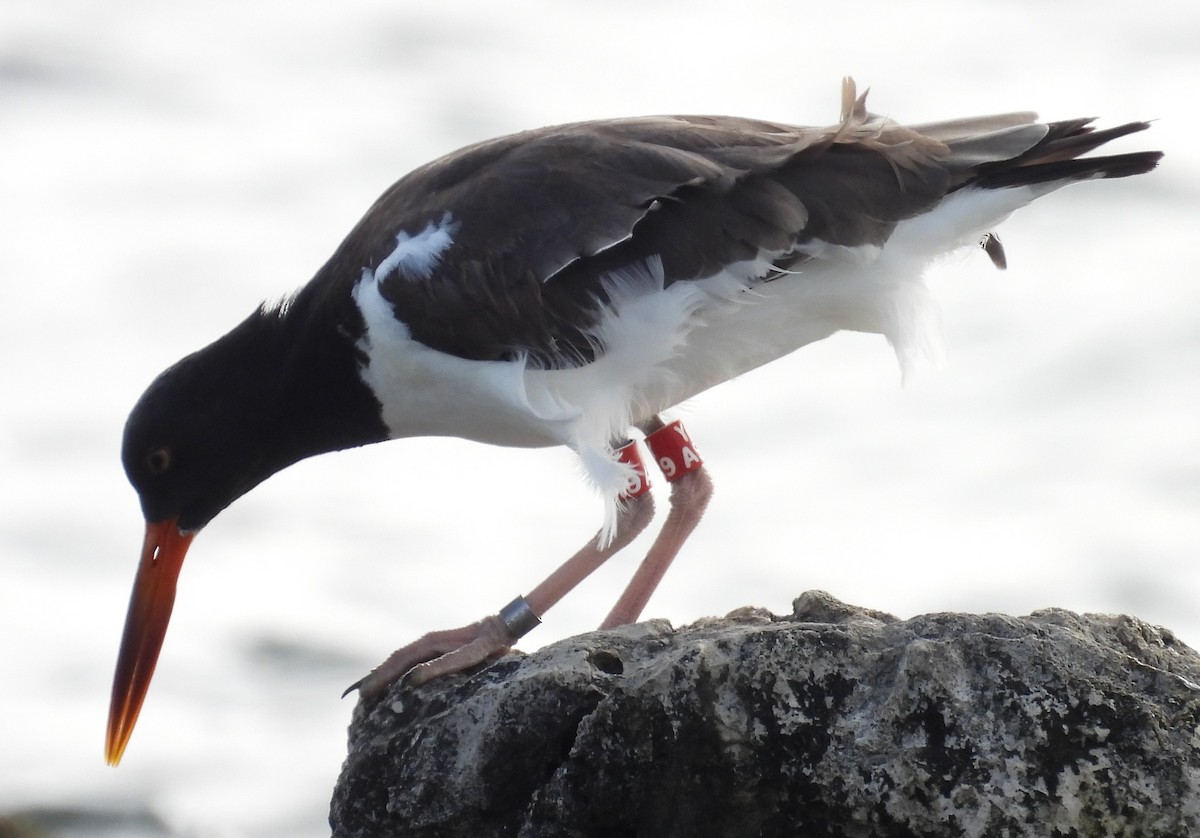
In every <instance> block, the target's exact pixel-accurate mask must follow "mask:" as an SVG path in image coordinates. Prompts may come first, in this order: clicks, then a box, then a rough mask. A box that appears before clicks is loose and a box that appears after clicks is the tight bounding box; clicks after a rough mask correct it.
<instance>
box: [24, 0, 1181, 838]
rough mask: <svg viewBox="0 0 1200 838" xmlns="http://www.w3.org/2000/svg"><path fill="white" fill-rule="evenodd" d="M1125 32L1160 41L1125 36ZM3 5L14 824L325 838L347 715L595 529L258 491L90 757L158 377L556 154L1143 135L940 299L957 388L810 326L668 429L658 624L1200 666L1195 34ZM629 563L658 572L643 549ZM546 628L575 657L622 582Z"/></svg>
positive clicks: (340, 481) (534, 508) (458, 508)
mask: <svg viewBox="0 0 1200 838" xmlns="http://www.w3.org/2000/svg"><path fill="white" fill-rule="evenodd" d="M1151 8H1152V9H1153V11H1152V12H1151ZM813 14H815V15H816V16H812V15H810V13H808V12H807V11H806V4H800V3H795V2H791V0H780V2H765V0H747V2H740V3H732V2H722V3H716V2H697V0H676V1H675V2H638V3H634V2H605V3H600V2H584V3H571V4H567V3H555V2H551V0H509V2H505V3H494V2H485V0H462V2H454V3H445V4H440V5H438V4H420V5H417V4H408V3H396V2H390V0H348V2H341V3H291V2H283V0H267V1H266V2H243V0H212V1H211V2H201V0H182V1H181V2H174V3H157V2H149V0H110V2H106V3H101V4H98V3H89V2H82V1H81V0H6V2H5V3H4V4H3V5H0V666H2V669H0V752H2V753H3V759H0V814H10V815H11V814H13V813H24V814H25V816H26V819H27V822H28V820H29V818H30V817H32V820H33V821H34V822H36V823H38V824H41V826H42V828H44V829H46V830H47V832H46V834H51V835H57V836H65V835H85V834H86V835H148V836H149V835H154V836H157V835H180V836H222V838H224V836H280V837H281V838H282V836H287V837H288V838H295V836H318V835H322V834H327V833H328V826H327V825H326V822H325V814H326V806H327V801H328V797H329V794H330V791H331V789H332V786H333V783H334V781H335V778H336V776H337V772H338V769H339V765H340V761H341V759H342V756H343V753H344V729H345V725H346V723H347V721H348V719H349V716H350V711H351V708H352V701H353V699H352V698H351V699H345V700H339V698H338V695H339V693H340V691H341V690H342V688H344V687H345V686H346V685H347V684H348V683H350V682H351V681H353V680H355V679H356V678H357V677H359V676H360V675H361V674H363V673H364V672H365V671H366V670H367V669H368V668H369V667H371V666H372V665H373V664H375V663H377V662H378V661H379V660H380V659H381V658H382V657H383V656H384V655H386V654H387V653H388V652H390V651H391V650H392V649H393V648H394V647H395V646H397V645H399V644H401V643H402V642H406V641H408V640H410V639H412V638H414V637H415V636H417V635H418V634H420V633H422V632H424V631H427V630H431V629H436V628H445V627H449V626H453V625H460V624H462V623H464V622H468V621H470V620H473V619H476V618H478V617H480V616H482V615H483V614H485V613H490V612H493V611H494V610H495V609H496V608H497V607H499V606H500V605H502V604H503V603H504V602H507V601H508V599H510V598H511V597H512V596H513V595H515V594H517V593H519V592H521V591H523V590H527V589H528V588H529V587H531V586H532V585H533V584H534V583H535V582H537V581H538V580H540V579H541V578H542V576H543V575H544V574H545V573H547V572H548V571H549V570H550V569H551V568H552V567H554V566H555V565H556V564H557V563H558V562H559V561H560V560H561V559H562V558H563V557H564V556H566V555H567V554H568V553H569V552H571V551H572V550H573V549H574V548H575V547H577V546H578V544H580V543H581V542H582V541H583V539H585V538H586V537H588V536H589V535H590V534H591V533H592V532H593V531H594V529H595V527H596V526H597V525H598V523H599V520H600V515H601V506H600V503H599V502H598V500H596V499H595V498H594V497H593V496H592V495H591V494H590V492H589V490H588V488H587V487H586V486H585V485H584V483H583V481H582V480H581V479H580V474H579V469H578V467H577V466H576V464H575V463H574V461H573V459H572V456H571V455H570V454H569V452H567V451H564V450H543V451H511V450H497V449H490V448H486V447H483V446H480V445H475V444H469V443H465V442H458V441H453V440H408V441H402V442H393V443H389V444H386V445H382V446H375V447H373V448H371V449H368V450H361V451H356V452H350V453H344V454H339V455H334V456H328V457H323V458H318V459H316V460H312V461H309V462H306V463H303V464H301V465H299V466H297V467H295V468H292V469H290V470H289V471H287V472H285V473H283V474H281V475H279V476H277V477H275V478H273V479H272V480H270V481H269V482H268V483H266V484H264V485H263V486H261V487H260V488H258V489H256V490H255V491H254V492H253V493H252V494H251V495H249V496H248V497H246V498H245V499H243V500H242V501H240V502H239V503H237V504H236V505H235V506H234V507H233V508H231V509H230V510H228V511H227V512H226V513H225V514H223V515H221V516H220V517H219V518H218V519H217V520H216V521H215V522H214V523H213V524H212V525H211V526H210V527H209V528H208V529H207V530H206V531H205V532H204V533H203V534H202V535H201V537H200V538H198V539H197V541H196V543H195V545H194V547H193V550H192V555H191V556H190V558H189V560H188V563H187V567H186V568H185V569H184V572H183V578H182V580H181V586H180V596H179V600H178V603H177V606H176V612H175V618H174V622H173V625H172V627H171V632H170V634H169V637H168V640H167V643H166V646H165V648H164V651H163V655H162V658H161V661H160V665H159V670H158V674H157V676H156V679H155V683H154V686H153V688H152V689H151V692H150V696H149V699H148V701H147V704H146V707H145V710H144V712H143V715H142V718H141V721H140V724H139V727H138V730H137V732H136V733H135V734H134V736H133V740H132V742H131V744H130V746H129V750H128V752H127V754H126V757H125V761H124V764H123V765H122V766H121V767H120V768H119V769H117V770H113V769H110V768H107V767H105V765H104V763H103V759H102V754H101V750H102V739H103V728H104V722H105V713H106V710H107V704H108V690H109V685H110V678H111V673H112V665H113V662H114V659H115V656H116V649H117V643H118V640H119V636H120V632H121V626H122V622H123V619H124V614H125V605H126V601H127V597H128V592H129V586H130V584H131V582H132V578H133V572H134V567H135V564H136V560H137V554H138V549H139V546H140V540H141V535H142V522H141V518H140V515H139V510H138V508H137V504H136V501H135V499H134V496H133V493H132V491H131V490H130V489H129V488H128V487H127V485H126V483H125V479H124V476H123V474H122V472H121V468H120V464H119V461H118V449H119V442H120V436H121V427H122V423H123V421H124V418H125V415H126V412H127V411H128V409H129V408H130V407H131V406H132V404H133V402H134V400H135V399H136V398H137V396H138V395H139V394H140V393H141V391H142V389H143V388H144V386H145V385H146V384H147V383H148V382H149V380H150V379H151V378H152V377H153V376H154V375H155V374H157V373H158V372H159V371H160V370H161V369H162V368H164V367H165V366H166V365H168V364H169V363H171V362H173V361H175V360H176V359H177V358H178V357H180V356H182V355H184V354H185V353H187V352H190V351H192V350H193V349H196V348H198V347H199V346H201V345H202V344H204V343H207V342H208V341H210V340H212V339H213V338H215V337H216V336H218V335H219V334H221V333H222V332H224V331H225V330H226V329H228V328H230V327H231V326H232V325H234V324H235V323H236V322H237V321H239V320H240V319H241V318H242V317H244V316H245V315H246V314H247V313H249V311H250V310H251V309H252V308H253V307H254V306H255V305H257V304H258V303H259V302H260V301H261V300H263V299H278V298H279V297H281V296H282V295H284V294H285V293H287V292H289V291H290V290H292V289H293V288H294V287H296V286H297V285H299V284H301V283H303V282H304V281H306V280H307V279H308V278H309V277H310V276H311V275H312V274H313V272H314V271H315V270H316V269H317V267H318V266H319V265H320V264H321V263H322V262H323V261H324V260H325V258H326V257H327V256H328V255H329V254H330V253H331V252H332V250H333V248H334V247H335V246H336V245H337V243H338V241H339V240H340V238H341V236H342V235H344V234H345V233H346V232H347V231H348V230H349V229H350V227H351V225H352V224H353V223H354V222H355V221H356V220H357V218H358V217H359V216H360V215H361V213H362V212H364V211H365V210H366V208H367V207H368V206H369V205H370V203H371V202H372V201H373V200H374V198H375V197H376V196H377V195H378V194H379V193H380V192H381V191H382V190H383V189H384V188H385V187H386V186H388V185H389V184H390V183H391V182H392V181H393V180H394V179H396V178H397V177H399V176H400V175H402V174H404V173H405V172H406V171H408V170H409V169H411V168H413V167H415V166H417V165H419V164H421V163H423V162H425V161H427V160H429V159H432V158H434V157H436V156H438V155H440V154H443V153H445V152H448V151H451V150H453V149H455V148H458V147H460V146H462V145H465V144H467V143H470V142H473V141H476V140H480V139H484V138H487V137H490V136H494V135H498V134H503V133H507V132H511V131H516V130H520V129H523V128H529V127H534V126H539V125H544V124H548V123H555V122H564V121H570V120H577V119H585V118H593V117H605V116H624V115H632V114H646V113H664V112H676V113H678V112H684V113H697V112H701V113H731V114H739V115H746V116H756V117H764V118H770V119H776V120H784V121H793V122H799V123H808V124H813V123H816V124H825V123H828V122H831V121H833V120H834V119H835V118H836V116H837V109H838V90H839V81H840V79H841V77H842V76H843V75H844V74H852V75H854V76H855V77H856V78H857V79H858V81H859V83H860V85H861V86H870V87H871V88H872V93H871V100H870V102H871V105H872V107H873V109H874V110H876V111H879V112H881V113H886V114H889V115H891V116H894V117H896V118H899V119H902V120H910V121H928V120H933V119H938V118H945V117H954V116H960V115H968V114H977V113H982V112H994V111H1006V110H1021V109H1036V110H1038V111H1040V112H1041V113H1042V114H1043V115H1045V116H1047V117H1052V118H1067V117H1076V116H1091V115H1100V116H1103V117H1104V118H1105V120H1106V121H1107V122H1108V123H1109V124H1112V123H1114V122H1116V121H1125V120H1131V119H1146V118H1152V119H1158V120H1159V121H1158V122H1156V123H1155V125H1154V127H1153V129H1152V130H1151V131H1150V132H1148V133H1146V134H1143V135H1139V136H1136V137H1132V138H1129V139H1127V140H1124V141H1122V142H1121V143H1120V144H1119V146H1120V148H1119V149H1117V150H1136V149H1142V148H1161V149H1164V150H1166V152H1167V157H1166V160H1165V162H1164V164H1163V165H1162V167H1161V168H1160V169H1159V171H1157V172H1156V173H1154V174H1152V175H1150V176H1146V177H1142V178H1138V179H1133V180H1125V181H1109V182H1100V183H1087V184H1081V185H1079V186H1075V187H1072V188H1069V189H1067V190H1065V191H1063V192H1060V193H1058V194H1056V195H1053V196H1051V197H1049V198H1047V199H1044V200H1043V201H1041V202H1039V203H1038V204H1037V205H1035V206H1034V207H1031V208H1029V209H1027V210H1025V211H1024V212H1022V213H1020V214H1018V215H1017V216H1016V217H1015V218H1013V219H1012V220H1011V221H1010V222H1009V223H1008V224H1007V225H1006V226H1005V227H1003V228H1002V237H1003V240H1004V243H1005V246H1006V248H1007V251H1008V255H1009V263H1010V266H1011V267H1010V268H1009V270H1008V271H1007V272H1006V273H1000V272H997V271H994V270H993V269H992V268H991V266H990V264H989V263H988V261H987V259H986V258H985V257H984V256H983V255H982V254H980V253H977V252H972V253H968V254H965V255H964V256H963V257H962V258H959V259H954V260H952V261H951V262H949V263H947V264H945V265H943V266H941V267H939V268H938V269H937V270H935V271H934V272H933V273H932V274H931V276H930V281H931V284H932V285H933V286H934V288H935V290H936V293H937V296H938V298H939V300H940V302H941V305H942V308H943V312H944V320H945V333H946V347H947V356H948V364H947V366H946V367H945V368H944V369H942V370H940V371H939V370H929V371H927V372H925V373H924V374H922V375H920V376H918V377H917V378H916V379H915V380H913V381H910V382H909V383H908V385H907V386H906V387H903V388H902V387H901V386H900V381H899V375H898V372H897V365H896V363H895V361H894V359H893V358H892V356H891V354H890V351H889V349H888V348H887V346H886V343H885V341H884V340H883V339H882V338H880V337H878V336H869V335H851V334H845V335H839V336H835V337H834V338H832V339H830V340H828V341H826V342H824V343H822V344H819V345H816V346H812V347H809V348H806V349H804V350H803V351H801V352H800V353H797V354H796V355H794V356H792V357H791V358H789V359H786V360H785V361H782V362H779V363H777V364H774V365H772V366H771V367H769V368H767V369H764V370H760V371H758V372H756V373H753V374H751V375H747V376H745V377H744V378H743V379H741V380H738V381H736V382H733V383H731V384H727V385H725V386H724V387H721V388H718V389H717V390H715V391H713V392H710V393H707V394H704V395H702V396H700V397H698V398H696V399H695V400H693V401H692V402H691V403H690V404H688V405H687V406H686V407H685V408H684V409H683V410H682V411H680V415H682V416H684V417H686V418H687V421H688V426H689V428H690V430H691V432H692V434H693V436H694V437H695V438H696V440H698V443H699V446H700V448H701V450H702V452H703V454H704V455H705V457H706V459H707V461H708V463H709V465H710V467H711V469H712V473H713V475H714V479H715V480H716V482H717V495H716V497H715V499H714V502H713V504H712V507H711V511H710V514H709V516H708V518H707V519H706V520H705V522H704V524H703V525H702V527H701V529H700V530H699V531H698V533H697V534H696V537H695V539H694V541H693V543H692V544H690V545H689V547H688V549H687V550H686V551H685V553H684V555H683V556H682V557H681V558H680V560H679V562H678V563H677V565H676V566H675V567H674V568H673V569H672V571H671V573H670V574H669V575H668V577H667V579H666V581H665V583H664V585H663V587H662V588H661V590H660V592H659V593H658V594H657V595H656V596H655V598H654V599H653V600H652V602H651V604H650V607H649V609H648V612H647V616H653V617H666V618H669V619H671V620H672V621H674V622H676V623H677V624H678V623H686V622H688V621H691V620H693V619H695V618H698V617H701V616H705V615H712V614H721V613H725V612H727V611H729V610H732V609H733V608H735V607H738V606H742V605H748V604H753V605H761V606H767V607H770V608H772V609H774V610H776V611H787V610H788V608H789V603H790V600H791V598H792V597H793V596H795V595H797V594H799V593H800V592H802V591H804V590H807V589H810V588H822V589H825V590H828V591H830V592H832V593H833V594H835V595H836V596H838V597H840V598H842V599H844V600H847V601H849V602H852V603H855V604H860V605H865V606H870V607H872V608H878V609H882V610H886V611H890V612H893V613H896V614H898V615H901V616H911V615H914V614H917V613H920V612H926V611H939V610H955V611H958V610H969V611H1002V612H1009V613H1014V614H1024V613H1028V612H1029V611H1031V610H1033V609H1037V608H1043V607H1047V606H1061V607H1064V608H1068V609H1073V610H1078V611H1103V612H1126V613H1132V614H1136V615H1138V616H1140V617H1143V618H1145V619H1146V620H1149V621H1150V622H1153V623H1157V624H1162V625H1165V626H1168V627H1170V628H1172V629H1174V630H1175V631H1176V632H1177V633H1178V634H1179V635H1180V636H1181V637H1182V638H1183V639H1184V640H1185V641H1188V642H1190V643H1191V644H1193V645H1196V644H1200V613H1198V609H1197V600H1198V597H1200V563H1198V562H1197V557H1198V556H1197V552H1198V551H1197V548H1198V547H1200V269H1198V268H1197V258H1196V256H1195V241H1196V236H1197V232H1196V231H1197V229H1200V153H1198V152H1197V150H1196V141H1195V136H1196V134H1197V131H1198V130H1200V124H1198V123H1197V116H1196V108H1195V106H1194V100H1195V95H1196V90H1195V86H1196V82H1197V80H1198V78H1200V73H1198V72H1197V70H1198V69H1200V59H1198V57H1197V52H1196V44H1197V43H1198V42H1200V12H1198V11H1197V10H1196V7H1195V6H1194V5H1193V4H1188V3H1184V2H1175V3H1156V4H1151V6H1147V5H1146V4H1128V3H1116V2H1107V3H1106V2H1101V3H1097V2H1095V1H1094V0H1087V2H1084V0H1063V2H1058V3H1054V4H1049V5H1047V4H1043V3H1035V2H1033V1H1032V0H1026V2H1020V1H1019V0H1013V2H1007V3H1002V4H964V3H960V2H931V3H926V4H920V5H918V6H912V5H897V4H894V3H887V2H881V0H869V2H864V3H855V4H843V5H842V6H841V7H836V6H835V7H830V6H822V7H821V9H820V10H819V13H817V12H816V10H814V11H813ZM639 546H644V542H642V543H640V545H639ZM636 552H637V550H636V549H635V550H633V551H630V552H629V553H627V554H624V555H622V556H621V557H620V558H618V559H616V560H614V561H613V562H612V563H611V566H610V567H607V568H604V569H603V570H602V571H601V572H600V573H598V574H597V575H596V577H595V578H594V579H592V580H590V581H589V582H588V583H587V584H586V585H585V586H584V587H583V588H582V589H580V590H578V591H577V592H576V593H574V594H573V595H571V596H570V597H569V598H568V599H567V600H565V601H564V602H563V603H562V604H561V605H560V606H558V607H557V608H556V609H555V610H554V611H552V612H551V613H550V614H549V615H548V619H547V621H546V624H545V625H544V626H543V627H542V628H540V629H539V630H538V631H537V632H536V633H534V634H532V635H531V636H530V637H529V638H528V639H527V641H526V643H525V644H524V645H525V647H526V648H531V647H534V646H537V645H539V644H543V643H547V642H550V641H553V640H556V639H560V638H562V637H565V636H567V635H570V634H573V633H577V632H580V631H584V630H587V629H589V628H591V627H593V626H595V625H596V623H597V622H598V621H599V620H600V619H601V617H602V616H603V615H604V614H605V613H606V612H607V609H608V607H609V606H610V605H611V603H612V601H613V599H614V598H615V596H616V595H617V593H618V591H619V590H620V588H621V587H622V585H623V584H624V582H625V580H626V579H627V577H628V575H629V573H630V572H631V570H632V567H633V566H634V564H635V563H636V561H637V559H638V556H636V555H634V553H636Z"/></svg>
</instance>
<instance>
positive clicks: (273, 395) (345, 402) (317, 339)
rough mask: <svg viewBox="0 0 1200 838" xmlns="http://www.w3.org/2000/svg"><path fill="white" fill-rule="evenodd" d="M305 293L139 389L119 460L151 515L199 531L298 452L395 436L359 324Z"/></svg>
mask: <svg viewBox="0 0 1200 838" xmlns="http://www.w3.org/2000/svg"><path fill="white" fill-rule="evenodd" d="M306 302H307V300H306V299H304V298H297V299H296V300H293V301H291V302H290V303H289V304H288V305H287V306H284V307H281V308H278V309H266V308H264V309H260V310H259V311H257V312H255V313H254V314H253V315H251V316H250V317H249V318H247V319H246V320H245V321H243V322H242V323H241V324H239V325H238V326H237V327H236V328H235V329H233V330H232V331H231V332H229V334H227V335H225V336H224V337H222V338H220V339H219V340H217V341H215V342H214V343H212V344H210V345H209V346H207V347H205V348H204V349H201V350H200V351H199V352H196V353H194V354H192V355H189V356H187V357H186V358H184V359H183V360H182V361H180V362H179V363H177V364H175V365H174V366H172V367H170V368H169V369H168V370H166V371H165V372H164V373H162V374H161V375H160V376H159V377H158V378H157V379H155V380H154V382H153V383H152V384H151V385H150V387H149V388H148V389H147V390H146V392H145V393H144V394H143V395H142V397H141V399H139V400H138V403H137V405H136V406H135V407H134V409H133V412H132V413H131V414H130V416H129V420H128V422H127V423H126V425H125V438H124V443H123V447H122V459H123V460H124V464H125V473H126V474H127V475H128V476H129V480H130V482H131V483H132V484H133V486H134V488H135V489H136V490H137V493H138V496H139V497H140V499H141V503H142V511H143V512H144V513H145V516H146V521H147V522H151V523H152V522H158V521H164V520H176V521H177V524H178V527H179V529H180V530H182V531H184V532H190V531H195V530H198V529H200V528H201V527H203V526H204V525H205V524H207V523H208V522H209V521H210V520H212V519H213V517H215V516H216V515H217V513H219V512H220V511H221V510H222V509H224V508H225V507H227V506H229V504H231V503H233V502H234V501H235V500H237V499H238V498H239V497H241V496H242V495H244V494H245V493H246V492H248V491H249V490H250V489H252V488H254V487H255V486H257V485H258V484H259V483H261V482H262V481H263V480H265V479H267V478H268V477H270V476H271V475H272V474H274V473H275V472H277V471H279V470H280V469H283V468H285V467H287V466H288V465H291V464H292V463H294V462H296V461H297V460H300V459H302V458H304V457H308V456H312V455H314V454H319V453H323V452H325V451H334V450H338V449H341V448H348V447H352V446H355V445H362V444H364V443H368V442H377V441H379V440H382V439H384V438H386V429H385V428H384V426H383V424H382V421H381V419H380V415H379V403H378V402H377V401H376V400H375V398H374V396H373V395H372V394H371V392H370V391H369V390H368V389H367V388H366V385H365V384H363V383H362V380H361V378H360V377H359V374H358V364H359V361H360V358H359V356H358V354H357V350H356V349H355V347H354V344H353V342H352V338H351V337H349V335H352V334H353V332H352V331H349V330H348V329H347V328H346V327H345V326H344V325H342V326H338V325H337V324H336V323H334V324H330V325H328V326H322V327H316V326H314V325H313V324H314V323H317V322H321V323H323V322H324V321H322V320H320V319H318V318H311V317H306V316H305V313H306V312H305V309H306V308H307V306H306V305H305V303H306ZM348 331H349V335H348Z"/></svg>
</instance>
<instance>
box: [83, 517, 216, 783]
mask: <svg viewBox="0 0 1200 838" xmlns="http://www.w3.org/2000/svg"><path fill="white" fill-rule="evenodd" d="M194 535H195V533H192V532H188V533H184V532H180V531H179V527H178V525H177V524H176V520H175V519H174V518H172V519H170V520H167V521H160V522H158V523H154V524H150V523H148V524H146V541H145V544H144V545H143V546H142V561H141V564H139V565H138V572H137V578H136V579H135V580H134V582H133V594H132V595H131V596H130V598H129V613H128V614H127V615H126V617H125V634H124V635H123V636H122V638H121V653H120V654H119V655H118V657H117V671H116V672H115V673H114V674H113V688H112V703H111V704H110V705H109V708H108V738H107V740H106V742H105V746H104V757H105V759H106V760H107V762H108V764H109V765H116V764H117V763H119V762H120V761H121V755H122V754H123V753H125V745H126V744H127V743H128V742H129V737H130V735H131V734H132V733H133V726H134V724H136V723H137V718H138V713H140V712H141V710H142V702H143V701H145V699H146V691H147V690H148V689H149V688H150V679H151V678H152V677H153V676H154V665H155V663H157V662H158V653H159V650H161V649H162V644H163V638H164V637H166V634H167V624H168V623H169V622H170V621H171V609H172V607H173V606H174V605H175V583H176V581H177V580H178V579H179V569H180V568H181V567H182V566H183V557H184V556H185V555H187V550H188V545H190V544H191V543H192V537H193V536H194Z"/></svg>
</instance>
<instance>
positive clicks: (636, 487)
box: [617, 440, 650, 498]
mask: <svg viewBox="0 0 1200 838" xmlns="http://www.w3.org/2000/svg"><path fill="white" fill-rule="evenodd" d="M617 460H618V461H619V462H622V463H628V464H629V465H631V466H633V476H632V477H630V479H629V488H627V489H626V490H625V491H624V492H622V493H621V497H623V498H636V497H637V496H638V495H644V494H646V492H648V491H650V478H649V477H647V476H646V464H645V463H643V462H642V452H641V451H639V450H638V444H637V442H636V441H635V440H630V441H629V442H627V443H625V444H624V445H622V446H621V447H620V448H618V449H617Z"/></svg>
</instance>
